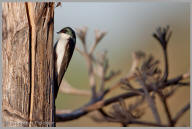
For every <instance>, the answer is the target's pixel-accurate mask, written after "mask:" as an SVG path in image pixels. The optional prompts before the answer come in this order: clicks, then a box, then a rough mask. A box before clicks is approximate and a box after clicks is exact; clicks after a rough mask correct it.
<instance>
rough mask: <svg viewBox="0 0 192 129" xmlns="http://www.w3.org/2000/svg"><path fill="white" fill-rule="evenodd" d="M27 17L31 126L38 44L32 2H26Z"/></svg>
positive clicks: (30, 122)
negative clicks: (36, 48) (36, 46)
mask: <svg viewBox="0 0 192 129" xmlns="http://www.w3.org/2000/svg"><path fill="white" fill-rule="evenodd" d="M25 5H26V11H27V18H28V23H29V51H30V55H29V57H30V59H31V60H30V88H31V90H30V101H29V102H30V104H29V126H31V125H32V121H33V120H32V118H33V116H32V114H33V104H34V84H35V76H34V75H35V44H36V26H35V10H34V8H33V4H32V2H27V3H25Z"/></svg>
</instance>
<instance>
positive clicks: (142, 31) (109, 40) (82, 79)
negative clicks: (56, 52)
mask: <svg viewBox="0 0 192 129" xmlns="http://www.w3.org/2000/svg"><path fill="white" fill-rule="evenodd" d="M166 25H170V28H171V30H172V31H173V34H172V37H171V39H170V42H169V44H168V54H169V55H168V59H169V66H170V69H169V70H170V76H169V77H170V78H171V77H175V76H177V75H179V74H182V73H185V72H188V71H189V70H190V5H189V4H188V3H179V2H178V3H174V2H155V3H151V2H120V3H117V2H115V3H113V2H108V3H104V2H101V3H97V2H89V3H88V2H79V3H78V2H66V3H65V2H64V3H62V7H57V8H56V9H55V23H54V30H55V33H54V34H55V37H54V38H55V39H54V40H55V41H56V40H57V38H58V36H57V35H56V32H57V31H59V30H60V29H62V28H63V27H66V26H70V27H72V28H74V29H75V28H80V27H83V26H87V27H88V35H87V43H88V45H89V46H90V45H91V44H92V43H93V41H94V30H95V29H99V30H101V31H106V32H107V35H106V36H105V37H104V38H103V40H102V41H101V43H100V44H99V45H98V47H97V48H96V53H97V52H99V51H103V50H107V51H108V58H109V64H110V69H114V70H121V71H122V73H121V75H120V76H119V77H117V78H115V79H114V80H113V81H112V82H110V83H107V85H108V86H110V85H111V84H113V83H114V82H115V81H117V80H118V79H119V78H120V77H122V76H123V75H126V73H127V72H128V71H129V69H130V66H131V63H132V58H131V53H132V52H134V51H137V50H142V51H144V52H146V53H147V54H150V53H151V54H153V55H154V56H155V58H157V59H159V60H160V61H161V65H160V67H162V66H163V62H162V60H163V54H162V50H161V47H160V45H159V44H158V42H157V41H156V40H155V39H154V38H153V37H152V33H153V32H154V31H155V30H156V28H157V27H159V26H162V27H165V26H166ZM77 46H78V47H79V48H82V46H81V43H80V41H79V39H78V40H77ZM65 79H66V80H67V81H68V82H69V83H70V84H71V85H73V86H74V87H77V88H79V89H89V85H88V75H87V68H86V63H85V60H84V58H83V57H82V56H81V55H80V54H79V53H78V52H77V51H75V52H74V55H73V58H72V60H71V62H70V65H69V67H68V70H67V72H66V74H65ZM119 92H120V91H118V90H117V91H115V92H113V93H112V96H113V95H115V94H118V93H119ZM89 99H90V97H85V96H77V95H69V94H63V93H59V95H58V97H57V100H56V107H57V109H77V108H78V107H80V106H82V105H84V104H85V103H87V102H88V100H89ZM189 101H190V87H183V88H180V89H179V90H178V91H177V93H176V94H175V95H174V96H173V97H171V98H170V99H169V106H170V108H171V114H172V115H173V116H174V115H175V113H176V112H177V111H178V110H179V109H181V107H183V106H184V105H185V104H187V102H189ZM157 106H158V110H159V111H160V115H161V117H162V118H166V117H165V115H164V110H163V108H162V107H161V104H160V103H157ZM146 114H147V115H145V116H144V117H143V118H142V119H147V120H149V121H154V119H153V115H152V114H151V112H150V110H148V109H147V110H146ZM162 121H163V122H166V121H167V120H166V119H162ZM184 125H187V126H189V125H190V112H189V111H187V113H186V114H185V115H184V116H183V117H182V118H181V119H180V121H179V122H178V126H184ZM57 126H120V125H119V124H116V123H96V122H94V121H93V120H91V119H90V118H89V115H87V116H84V117H82V118H80V119H78V120H74V121H71V122H65V123H57Z"/></svg>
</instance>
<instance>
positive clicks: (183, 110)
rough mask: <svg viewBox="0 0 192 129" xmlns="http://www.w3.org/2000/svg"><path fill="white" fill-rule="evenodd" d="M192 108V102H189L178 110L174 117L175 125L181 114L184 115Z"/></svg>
mask: <svg viewBox="0 0 192 129" xmlns="http://www.w3.org/2000/svg"><path fill="white" fill-rule="evenodd" d="M189 109H190V103H188V104H187V105H185V106H184V107H183V108H182V109H181V110H180V111H179V112H177V114H176V115H175V117H174V118H173V123H174V125H175V124H176V123H177V121H178V120H179V119H180V118H181V116H183V114H184V113H185V112H186V111H187V110H189Z"/></svg>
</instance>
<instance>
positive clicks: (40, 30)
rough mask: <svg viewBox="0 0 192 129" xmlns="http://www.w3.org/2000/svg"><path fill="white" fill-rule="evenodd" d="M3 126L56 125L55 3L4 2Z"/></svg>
mask: <svg viewBox="0 0 192 129" xmlns="http://www.w3.org/2000/svg"><path fill="white" fill-rule="evenodd" d="M2 10H3V12H2V20H3V23H2V27H3V42H2V55H3V60H2V63H3V87H2V92H3V95H2V97H3V98H2V115H3V116H2V120H3V126H54V125H55V124H53V121H54V96H53V84H54V83H53V29H54V28H53V21H54V3H24V2H23V3H21V2H18V3H16V2H15V3H14V2H3V3H2Z"/></svg>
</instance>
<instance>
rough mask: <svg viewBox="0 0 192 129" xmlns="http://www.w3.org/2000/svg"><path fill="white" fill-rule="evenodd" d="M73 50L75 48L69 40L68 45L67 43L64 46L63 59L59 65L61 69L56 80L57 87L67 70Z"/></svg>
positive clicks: (73, 43)
mask: <svg viewBox="0 0 192 129" xmlns="http://www.w3.org/2000/svg"><path fill="white" fill-rule="evenodd" d="M74 48H75V42H73V40H72V39H71V38H70V39H69V43H67V45H66V48H65V53H64V59H63V61H62V63H61V68H60V71H59V74H58V78H57V81H58V86H60V84H61V81H62V79H63V76H64V74H65V72H66V70H67V67H68V65H69V62H70V60H71V57H72V55H73V51H74Z"/></svg>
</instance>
